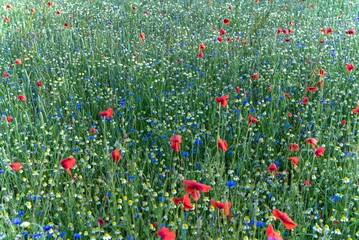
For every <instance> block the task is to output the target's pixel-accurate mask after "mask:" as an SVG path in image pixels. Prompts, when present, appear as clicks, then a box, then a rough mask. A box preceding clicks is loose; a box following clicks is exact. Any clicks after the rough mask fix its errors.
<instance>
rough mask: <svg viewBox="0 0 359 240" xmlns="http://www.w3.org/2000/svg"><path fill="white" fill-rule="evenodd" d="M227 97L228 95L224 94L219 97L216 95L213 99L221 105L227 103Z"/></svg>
mask: <svg viewBox="0 0 359 240" xmlns="http://www.w3.org/2000/svg"><path fill="white" fill-rule="evenodd" d="M228 98H229V95H228V94H227V95H224V96H220V97H216V98H215V99H214V100H216V102H219V103H221V105H222V107H224V106H226V105H227V100H228Z"/></svg>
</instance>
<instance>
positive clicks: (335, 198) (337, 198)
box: [330, 195, 341, 203]
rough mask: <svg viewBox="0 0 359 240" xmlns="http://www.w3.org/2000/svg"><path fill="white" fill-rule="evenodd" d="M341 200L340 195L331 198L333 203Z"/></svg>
mask: <svg viewBox="0 0 359 240" xmlns="http://www.w3.org/2000/svg"><path fill="white" fill-rule="evenodd" d="M340 199H341V197H340V196H338V195H334V196H331V197H330V201H332V202H333V203H334V202H336V201H338V200H340Z"/></svg>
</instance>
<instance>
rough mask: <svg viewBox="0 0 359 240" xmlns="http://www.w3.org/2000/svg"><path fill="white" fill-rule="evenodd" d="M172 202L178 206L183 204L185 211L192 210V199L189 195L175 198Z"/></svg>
mask: <svg viewBox="0 0 359 240" xmlns="http://www.w3.org/2000/svg"><path fill="white" fill-rule="evenodd" d="M172 201H173V202H174V203H175V204H176V205H178V204H180V203H181V204H182V205H183V208H184V209H192V208H193V205H192V204H191V199H190V198H189V196H188V194H184V195H183V197H180V198H175V197H174V198H173V199H172Z"/></svg>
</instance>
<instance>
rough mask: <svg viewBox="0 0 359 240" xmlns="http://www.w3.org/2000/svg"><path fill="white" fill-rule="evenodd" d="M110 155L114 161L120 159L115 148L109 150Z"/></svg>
mask: <svg viewBox="0 0 359 240" xmlns="http://www.w3.org/2000/svg"><path fill="white" fill-rule="evenodd" d="M111 155H112V159H113V160H114V161H115V162H118V161H119V160H120V159H121V153H120V151H119V150H118V149H115V150H113V151H112V152H111Z"/></svg>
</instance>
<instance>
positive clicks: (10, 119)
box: [5, 116, 13, 122]
mask: <svg viewBox="0 0 359 240" xmlns="http://www.w3.org/2000/svg"><path fill="white" fill-rule="evenodd" d="M5 119H6V121H7V122H12V120H13V117H12V116H7V117H6V118H5Z"/></svg>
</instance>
